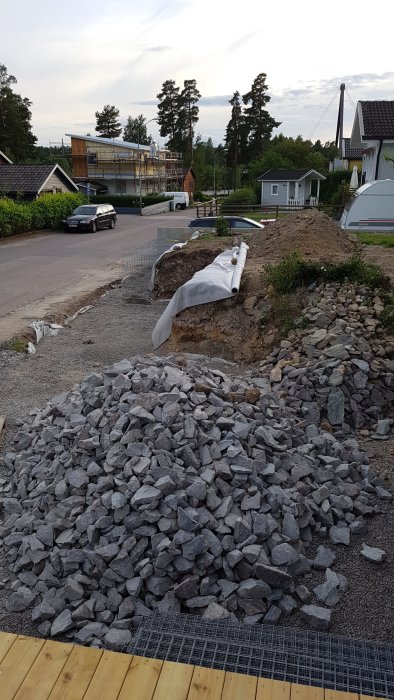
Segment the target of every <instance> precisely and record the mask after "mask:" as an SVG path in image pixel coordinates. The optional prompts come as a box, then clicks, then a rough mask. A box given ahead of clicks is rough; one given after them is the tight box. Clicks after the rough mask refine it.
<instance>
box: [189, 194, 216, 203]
mask: <svg viewBox="0 0 394 700" xmlns="http://www.w3.org/2000/svg"><path fill="white" fill-rule="evenodd" d="M193 199H194V201H195V202H210V201H211V199H212V197H210V196H209V195H207V194H204V193H203V192H195V193H194V196H193Z"/></svg>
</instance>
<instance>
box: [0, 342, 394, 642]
mask: <svg viewBox="0 0 394 700" xmlns="http://www.w3.org/2000/svg"><path fill="white" fill-rule="evenodd" d="M321 336H322V337H323V334H321ZM317 337H320V336H315V340H316V339H317ZM326 337H327V336H324V339H323V340H324V341H325V340H326ZM320 342H322V341H320ZM318 344H319V342H316V343H315V344H313V345H312V347H313V348H316V347H317V345H318ZM337 344H338V343H337ZM355 366H356V367H357V368H358V370H359V371H362V369H361V368H360V367H358V365H355ZM301 376H304V375H301ZM253 386H254V385H253V379H250V380H248V379H245V378H242V379H240V378H235V377H230V376H226V375H225V374H223V372H221V371H219V370H215V369H209V368H207V367H204V365H203V364H202V363H201V362H200V361H192V360H189V361H188V363H187V364H186V366H182V367H179V366H177V365H176V363H175V362H174V361H173V360H171V359H169V358H165V357H163V358H159V357H145V358H142V357H136V358H134V359H133V360H124V361H122V362H119V363H117V364H116V365H114V366H112V367H110V368H108V369H107V370H106V371H104V372H103V373H100V374H99V373H93V374H90V375H88V376H87V377H85V379H84V380H83V381H82V382H81V384H80V385H78V386H76V387H75V388H74V389H73V391H71V392H68V393H63V394H61V395H59V396H58V397H56V398H54V399H53V401H52V402H50V403H49V404H47V406H45V407H44V408H43V409H42V410H35V411H33V412H32V413H31V415H30V419H29V421H28V422H27V423H26V424H24V425H21V427H20V431H19V433H18V435H17V438H16V449H15V451H14V452H8V453H7V454H6V455H5V458H4V464H5V466H6V467H7V469H8V470H9V473H10V480H9V481H5V482H4V486H3V491H4V496H3V498H2V499H1V501H0V504H1V506H2V510H3V515H4V518H3V523H2V526H1V527H0V537H1V540H2V543H3V544H4V546H5V548H6V549H7V559H8V563H9V567H10V569H11V570H12V572H13V575H14V577H15V580H14V583H13V584H12V593H11V595H10V597H9V602H8V608H9V610H28V609H32V619H33V620H34V621H35V622H36V623H37V624H39V626H40V630H41V631H42V633H43V632H44V631H45V633H46V634H50V635H51V636H54V637H56V636H59V635H62V636H65V637H66V638H68V639H71V640H75V641H77V642H79V643H83V644H92V645H95V646H97V645H100V644H103V645H105V646H108V647H110V648H117V647H119V646H123V645H125V644H127V643H128V641H129V639H130V633H131V630H132V628H133V626H136V625H138V623H139V621H140V620H141V618H142V617H144V616H146V615H149V614H150V613H151V611H154V610H159V611H161V612H175V613H177V612H192V613H193V614H199V615H202V616H203V617H204V618H208V619H222V618H227V617H228V618H230V619H237V620H245V622H247V624H255V623H257V622H259V623H264V624H268V623H269V624H276V623H277V622H278V621H279V620H280V619H281V618H282V616H283V617H284V616H287V615H291V614H292V612H293V611H294V610H295V609H296V608H297V606H299V605H300V603H301V604H303V606H302V608H301V614H302V616H303V617H304V619H306V620H308V621H309V623H310V624H311V625H312V626H314V627H316V628H317V629H326V628H327V627H328V625H329V624H330V620H331V610H330V609H328V608H322V607H320V606H318V605H317V606H316V605H313V604H312V605H309V603H311V602H312V600H313V596H314V598H315V599H316V602H318V603H319V602H320V603H323V604H325V605H328V606H331V607H333V606H335V605H336V603H337V602H338V600H339V599H340V597H341V596H342V595H344V594H345V591H346V580H344V577H341V576H340V575H339V574H338V575H337V574H336V573H335V572H334V571H333V570H332V568H331V567H332V566H333V565H334V563H335V552H333V551H332V550H331V549H329V548H328V547H326V546H325V545H321V546H320V547H319V549H318V551H317V554H316V556H315V557H314V558H309V557H308V549H309V546H310V543H311V542H312V540H313V538H314V537H315V536H319V537H320V538H322V537H325V538H326V539H327V541H329V540H331V542H333V543H337V542H339V543H341V544H348V543H349V541H350V538H352V537H353V535H354V536H355V535H356V534H357V533H360V534H362V533H363V532H364V528H365V523H366V520H367V519H368V518H369V517H372V516H373V514H374V512H375V506H376V502H377V499H379V497H381V498H383V499H387V495H386V494H387V493H388V492H387V491H386V490H385V488H384V483H383V482H382V481H380V480H379V479H378V478H376V477H375V476H374V475H373V474H372V473H371V472H370V468H369V465H368V461H367V458H366V455H365V454H364V453H363V452H362V450H361V449H360V448H359V445H358V443H357V441H356V440H355V439H354V438H352V437H350V436H346V435H341V436H340V437H337V436H335V435H334V434H333V433H332V432H331V431H330V430H324V429H322V428H321V427H319V426H318V425H317V424H312V423H311V422H309V421H308V420H307V421H304V420H303V416H304V415H305V411H304V410H303V409H304V406H305V402H304V403H302V402H301V404H300V407H299V409H297V410H296V408H295V406H294V405H292V406H289V405H288V402H287V399H286V401H285V400H284V399H283V398H282V397H281V396H280V395H279V394H278V393H276V392H273V393H267V392H266V391H265V393H260V398H258V394H256V389H255V388H253ZM202 388H203V390H202ZM250 388H253V391H252V393H251V394H250V395H251V396H252V395H253V402H249V401H248V400H247V398H246V397H247V395H248V394H247V392H248V390H249V389H250ZM257 392H259V390H257ZM305 401H306V403H309V401H308V398H306V399H305ZM308 411H309V408H308ZM312 570H315V572H317V574H316V575H318V572H324V580H323V581H322V582H321V583H320V584H318V585H315V586H314V589H313V596H312V593H311V592H310V591H309V590H308V588H306V586H305V585H304V584H303V581H304V577H305V576H306V577H308V576H310V575H311V572H312ZM322 575H323V573H322ZM322 611H323V612H322Z"/></svg>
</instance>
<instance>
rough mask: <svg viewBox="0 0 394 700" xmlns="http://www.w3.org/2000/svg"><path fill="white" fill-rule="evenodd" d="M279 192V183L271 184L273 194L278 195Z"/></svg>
mask: <svg viewBox="0 0 394 700" xmlns="http://www.w3.org/2000/svg"><path fill="white" fill-rule="evenodd" d="M278 194H279V185H271V195H273V196H277V195H278Z"/></svg>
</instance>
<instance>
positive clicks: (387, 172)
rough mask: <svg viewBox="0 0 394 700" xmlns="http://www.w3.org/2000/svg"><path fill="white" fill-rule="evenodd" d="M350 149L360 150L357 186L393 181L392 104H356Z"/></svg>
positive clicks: (363, 102)
mask: <svg viewBox="0 0 394 700" xmlns="http://www.w3.org/2000/svg"><path fill="white" fill-rule="evenodd" d="M351 147H352V148H362V153H363V162H362V173H361V183H362V184H364V183H366V182H372V180H385V179H389V180H394V164H393V163H392V162H391V161H388V160H387V159H386V156H390V157H391V158H394V101H393V100H391V101H389V100H366V101H362V102H357V107H356V114H355V117H354V122H353V129H352V136H351Z"/></svg>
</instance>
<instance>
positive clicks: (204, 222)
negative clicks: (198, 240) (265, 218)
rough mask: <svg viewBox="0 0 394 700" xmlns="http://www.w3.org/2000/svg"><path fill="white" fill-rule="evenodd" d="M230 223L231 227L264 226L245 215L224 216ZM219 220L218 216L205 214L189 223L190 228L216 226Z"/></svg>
mask: <svg viewBox="0 0 394 700" xmlns="http://www.w3.org/2000/svg"><path fill="white" fill-rule="evenodd" d="M221 218H223V219H225V220H226V221H227V223H228V226H229V228H230V229H234V228H264V226H263V225H262V224H259V223H258V221H253V219H246V218H245V217H243V216H223V217H221ZM217 220H218V217H217V216H203V217H201V218H200V219H193V221H191V222H190V224H188V227H189V228H197V229H199V228H216V222H217Z"/></svg>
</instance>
